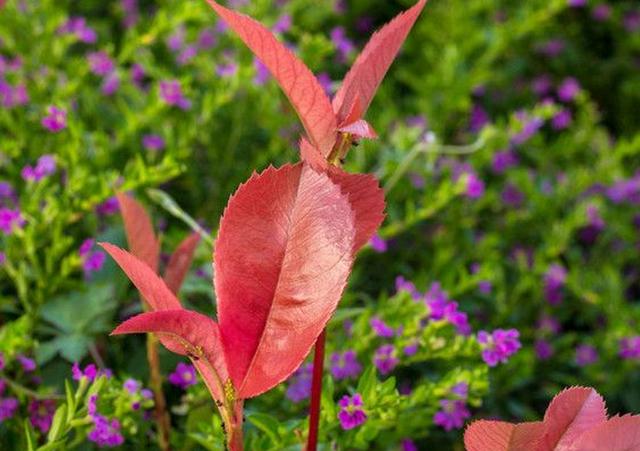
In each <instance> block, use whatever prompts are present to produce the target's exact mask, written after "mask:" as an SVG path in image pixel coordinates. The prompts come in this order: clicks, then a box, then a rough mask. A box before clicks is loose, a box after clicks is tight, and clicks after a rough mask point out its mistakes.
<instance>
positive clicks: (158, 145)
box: [142, 135, 165, 150]
mask: <svg viewBox="0 0 640 451" xmlns="http://www.w3.org/2000/svg"><path fill="white" fill-rule="evenodd" d="M142 146H143V147H144V148H145V149H146V150H162V149H164V147H165V143H164V139H162V136H160V135H144V136H143V137H142Z"/></svg>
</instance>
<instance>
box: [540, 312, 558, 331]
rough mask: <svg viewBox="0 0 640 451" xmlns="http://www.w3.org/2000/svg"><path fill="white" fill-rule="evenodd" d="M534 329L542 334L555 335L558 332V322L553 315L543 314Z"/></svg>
mask: <svg viewBox="0 0 640 451" xmlns="http://www.w3.org/2000/svg"><path fill="white" fill-rule="evenodd" d="M536 329H537V330H538V331H540V332H542V333H543V334H550V335H555V334H558V333H560V330H561V329H562V327H561V326H560V322H559V321H558V320H557V319H556V318H554V317H553V316H549V315H543V316H542V317H540V319H539V320H538V323H537V324H536Z"/></svg>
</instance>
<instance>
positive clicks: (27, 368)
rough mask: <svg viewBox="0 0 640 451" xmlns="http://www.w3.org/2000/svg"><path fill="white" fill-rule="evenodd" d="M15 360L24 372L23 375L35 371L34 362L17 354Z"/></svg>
mask: <svg viewBox="0 0 640 451" xmlns="http://www.w3.org/2000/svg"><path fill="white" fill-rule="evenodd" d="M17 359H18V362H20V365H21V366H22V369H23V370H24V372H25V373H31V372H33V371H35V369H36V361H35V360H33V359H30V358H29V357H27V356H24V355H22V354H18V356H17Z"/></svg>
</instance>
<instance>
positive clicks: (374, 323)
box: [369, 316, 396, 338]
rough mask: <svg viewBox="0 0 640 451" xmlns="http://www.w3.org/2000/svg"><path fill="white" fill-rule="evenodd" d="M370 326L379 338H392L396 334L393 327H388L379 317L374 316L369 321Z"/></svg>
mask: <svg viewBox="0 0 640 451" xmlns="http://www.w3.org/2000/svg"><path fill="white" fill-rule="evenodd" d="M369 325H370V326H371V328H372V329H373V331H374V332H375V333H376V335H377V336H378V337H383V338H392V337H393V336H395V334H396V332H395V330H393V327H390V326H388V325H387V323H385V322H384V321H383V320H381V319H380V318H379V317H377V316H374V317H373V318H371V319H370V320H369Z"/></svg>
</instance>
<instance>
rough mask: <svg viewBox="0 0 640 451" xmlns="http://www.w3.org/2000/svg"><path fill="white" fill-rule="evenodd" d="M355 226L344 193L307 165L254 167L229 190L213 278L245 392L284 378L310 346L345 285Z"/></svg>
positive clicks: (234, 375) (234, 370) (233, 371)
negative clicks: (241, 182) (256, 171)
mask: <svg viewBox="0 0 640 451" xmlns="http://www.w3.org/2000/svg"><path fill="white" fill-rule="evenodd" d="M354 236H355V226H354V215H353V212H352V210H351V205H350V204H349V200H348V198H347V196H345V195H344V194H343V193H342V192H341V189H340V187H339V186H337V185H336V184H334V183H333V182H331V180H330V179H329V178H328V177H327V175H326V174H324V173H317V172H315V171H314V170H313V169H311V167H309V166H307V165H303V164H297V165H295V166H291V165H287V166H284V167H282V168H280V169H274V168H269V169H267V170H265V171H264V172H263V173H261V174H260V175H256V174H254V175H253V176H252V177H251V178H250V179H249V180H248V181H247V182H246V183H245V184H244V185H242V186H241V187H240V188H239V189H238V191H237V192H236V193H235V194H234V195H233V196H232V197H231V199H230V200H229V204H228V206H227V208H226V210H225V213H224V216H223V218H222V221H221V224H220V229H219V233H218V239H217V242H216V253H215V288H216V295H217V299H218V316H219V319H220V330H221V333H222V341H223V344H224V349H225V355H226V359H227V363H228V366H229V372H230V376H231V379H232V381H233V383H234V386H235V387H236V388H237V389H238V396H239V397H240V398H243V399H244V398H249V397H252V396H256V395H259V394H260V393H263V392H264V391H266V390H268V389H270V388H272V387H274V386H275V385H277V384H278V383H280V382H282V381H283V380H284V379H285V378H287V377H288V376H289V375H290V374H291V373H292V372H293V371H294V370H295V369H296V368H298V366H299V365H300V364H301V363H302V361H303V360H304V358H305V357H306V356H307V354H308V353H309V351H310V349H311V347H312V346H313V344H314V343H315V341H316V339H317V338H318V336H319V335H320V332H322V330H323V329H324V327H325V325H326V323H327V321H328V320H329V318H330V316H331V314H332V313H333V312H334V310H335V308H336V306H337V304H338V301H339V300H340V297H341V295H342V291H343V290H344V287H345V285H346V282H347V277H348V275H349V272H350V270H351V264H352V249H353V245H354Z"/></svg>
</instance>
